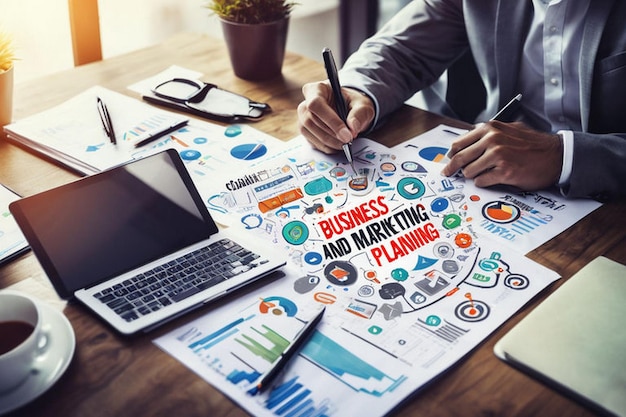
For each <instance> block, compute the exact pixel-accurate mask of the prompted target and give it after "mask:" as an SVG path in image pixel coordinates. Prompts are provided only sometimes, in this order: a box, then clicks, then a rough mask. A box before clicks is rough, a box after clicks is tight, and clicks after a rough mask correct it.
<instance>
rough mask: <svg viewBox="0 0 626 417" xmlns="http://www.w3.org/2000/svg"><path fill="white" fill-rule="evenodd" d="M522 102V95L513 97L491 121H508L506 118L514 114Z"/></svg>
mask: <svg viewBox="0 0 626 417" xmlns="http://www.w3.org/2000/svg"><path fill="white" fill-rule="evenodd" d="M521 101H522V94H518V95H516V96H515V97H513V98H512V99H511V100H510V101H509V102H508V103H506V104H505V105H504V107H502V108H501V109H500V111H498V112H497V113H496V114H495V115H494V116H493V117H492V118H491V119H489V120H503V119H506V116H508V115H510V114H512V113H513V112H514V111H515V110H517V106H519V104H520V102H521Z"/></svg>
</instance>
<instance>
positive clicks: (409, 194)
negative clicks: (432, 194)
mask: <svg viewBox="0 0 626 417" xmlns="http://www.w3.org/2000/svg"><path fill="white" fill-rule="evenodd" d="M397 189H398V194H400V195H401V196H402V197H403V198H405V199H407V200H414V199H416V198H420V197H421V196H423V195H424V193H425V192H426V187H425V186H424V183H423V182H422V181H420V180H419V179H418V178H412V177H406V178H402V179H401V180H400V181H398V185H397Z"/></svg>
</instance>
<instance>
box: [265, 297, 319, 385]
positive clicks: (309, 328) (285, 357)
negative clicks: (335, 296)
mask: <svg viewBox="0 0 626 417" xmlns="http://www.w3.org/2000/svg"><path fill="white" fill-rule="evenodd" d="M325 310H326V307H323V308H322V309H321V310H320V312H319V313H318V314H317V316H315V317H314V318H313V319H312V320H310V321H309V322H308V323H307V324H306V326H304V328H303V329H302V330H301V331H300V333H299V334H298V335H297V336H296V339H295V340H294V341H293V342H291V344H290V345H289V346H287V349H285V351H284V352H283V353H282V354H281V357H280V359H278V361H277V362H276V364H275V365H274V366H273V367H272V369H270V370H269V371H268V372H267V373H266V374H265V375H264V376H263V378H262V379H261V382H259V383H258V384H257V386H256V387H255V388H256V389H255V390H253V392H254V393H255V394H256V393H261V392H263V391H265V389H267V388H268V387H269V386H270V385H271V383H272V381H273V380H274V379H275V378H276V377H277V376H278V375H279V374H280V373H281V372H282V371H283V369H285V366H286V365H287V364H288V363H289V361H290V360H291V358H293V357H294V356H295V355H296V353H298V351H299V350H300V348H301V347H302V346H304V344H305V343H306V342H307V341H308V340H309V338H310V337H311V335H313V332H314V331H315V328H316V327H317V325H318V323H319V322H320V321H321V320H322V316H324V311H325Z"/></svg>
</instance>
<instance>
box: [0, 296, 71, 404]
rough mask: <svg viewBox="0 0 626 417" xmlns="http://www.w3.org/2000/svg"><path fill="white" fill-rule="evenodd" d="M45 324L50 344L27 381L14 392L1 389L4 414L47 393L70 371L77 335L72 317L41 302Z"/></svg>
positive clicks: (0, 394) (0, 399)
mask: <svg viewBox="0 0 626 417" xmlns="http://www.w3.org/2000/svg"><path fill="white" fill-rule="evenodd" d="M39 308H40V311H41V313H42V317H43V325H44V327H48V328H49V332H50V347H48V351H47V352H46V353H45V354H44V356H43V357H42V358H41V359H40V360H39V361H38V362H37V364H36V366H35V369H34V370H33V371H31V373H30V374H29V375H28V377H27V378H26V380H24V382H22V383H21V384H20V385H18V386H17V387H15V388H13V389H11V390H10V391H6V392H0V415H1V414H5V413H8V412H9V411H13V410H15V409H16V408H19V407H21V406H23V405H25V404H27V403H29V402H31V401H33V400H34V399H35V398H37V397H39V396H40V395H41V394H43V393H44V392H46V391H47V390H48V389H49V388H50V387H51V386H52V385H54V383H55V382H57V381H58V380H59V378H61V376H62V375H63V373H64V372H65V371H66V370H67V368H68V366H69V364H70V362H71V361H72V357H73V356H74V350H75V348H76V337H75V335H74V329H72V325H71V324H70V322H69V320H68V319H67V318H66V317H65V316H64V315H63V313H61V312H60V311H59V310H57V309H55V308H53V307H51V306H49V305H46V304H45V303H39Z"/></svg>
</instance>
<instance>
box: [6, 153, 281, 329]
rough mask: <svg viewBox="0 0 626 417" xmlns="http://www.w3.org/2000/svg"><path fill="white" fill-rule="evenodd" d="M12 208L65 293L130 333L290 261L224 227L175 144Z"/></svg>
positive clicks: (55, 280)
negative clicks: (206, 204) (204, 200)
mask: <svg viewBox="0 0 626 417" xmlns="http://www.w3.org/2000/svg"><path fill="white" fill-rule="evenodd" d="M9 207H10V210H11V213H12V214H13V216H14V217H15V220H16V221H17V223H18V224H19V226H20V228H21V229H22V231H23V233H24V235H25V237H26V239H27V240H28V242H29V244H30V246H31V248H32V251H33V253H34V254H35V255H36V257H37V259H38V260H39V262H40V264H41V266H42V267H43V269H44V271H45V272H46V274H47V275H48V277H49V279H50V281H51V282H52V284H53V286H54V288H55V290H56V291H57V293H58V294H59V296H60V297H62V298H64V299H77V300H79V301H80V302H82V303H83V304H84V305H86V306H87V307H88V308H89V309H91V310H92V311H93V312H95V313H96V314H97V315H98V316H100V317H101V318H102V319H104V320H105V321H106V322H108V323H110V324H111V325H112V326H113V327H114V328H115V329H116V330H118V331H119V332H120V333H123V334H132V333H136V332H138V331H147V330H150V329H152V328H154V327H155V326H157V325H159V324H162V323H164V322H165V321H167V320H170V319H172V318H173V317H176V316H179V315H180V314H183V313H184V312H187V311H189V310H191V309H194V308H197V307H199V306H201V305H203V304H204V303H207V302H208V301H210V300H214V299H216V298H218V297H220V296H223V295H225V294H228V293H230V292H231V291H233V290H235V289H237V288H240V287H242V286H244V285H246V284H248V283H250V282H252V281H255V280H257V279H259V278H261V277H263V276H266V275H267V274H269V273H270V272H272V271H274V270H276V269H278V268H280V267H281V266H283V265H284V264H285V261H284V260H283V259H282V257H281V256H280V254H277V253H275V252H276V251H273V252H274V253H272V251H270V250H268V249H269V248H270V247H271V246H268V245H265V246H266V247H263V246H261V245H258V244H256V242H254V240H253V239H249V238H248V239H246V235H245V233H243V234H242V233H241V231H233V230H231V228H228V229H218V227H217V225H216V223H215V222H214V221H213V219H212V218H211V216H210V214H209V212H208V210H207V208H206V206H205V205H204V203H203V201H202V198H201V197H200V195H199V193H198V191H197V189H196V188H195V186H194V184H193V182H192V180H191V178H190V176H189V174H188V172H187V169H186V168H185V165H184V163H183V161H182V159H181V158H180V156H179V155H178V152H176V151H175V150H173V149H169V150H166V151H163V152H159V153H157V154H154V155H152V156H147V157H145V158H142V159H139V160H136V161H133V162H130V163H127V164H124V165H120V166H118V167H116V168H112V169H110V170H106V171H103V172H101V173H98V174H94V175H91V176H89V177H85V178H82V179H79V180H77V181H75V182H72V183H69V184H66V185H62V186H60V187H57V188H54V189H51V190H48V191H44V192H42V193H39V194H36V195H33V196H30V197H26V198H23V199H20V200H18V201H15V202H13V203H11V205H10V206H9ZM242 230H243V229H242ZM237 245H239V246H237ZM207 246H209V247H210V248H211V249H206V247H207ZM240 247H241V248H240ZM215 269H218V270H215Z"/></svg>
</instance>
